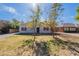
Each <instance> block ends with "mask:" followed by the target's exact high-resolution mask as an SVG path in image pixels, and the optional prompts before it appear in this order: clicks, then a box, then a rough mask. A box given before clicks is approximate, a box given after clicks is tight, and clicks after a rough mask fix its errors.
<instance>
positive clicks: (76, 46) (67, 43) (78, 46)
mask: <svg viewBox="0 0 79 59" xmlns="http://www.w3.org/2000/svg"><path fill="white" fill-rule="evenodd" d="M55 42H56V43H57V44H58V45H64V46H67V47H68V49H69V50H70V51H72V52H73V51H75V52H77V53H79V43H75V42H70V41H63V40H61V39H59V38H57V37H55Z"/></svg>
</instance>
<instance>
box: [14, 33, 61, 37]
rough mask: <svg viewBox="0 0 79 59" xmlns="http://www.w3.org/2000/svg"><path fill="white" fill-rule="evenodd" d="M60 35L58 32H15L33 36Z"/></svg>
mask: <svg viewBox="0 0 79 59" xmlns="http://www.w3.org/2000/svg"><path fill="white" fill-rule="evenodd" d="M53 34H54V35H60V34H58V33H35V34H34V33H17V34H15V35H33V36H34V35H35V36H41V35H53Z"/></svg>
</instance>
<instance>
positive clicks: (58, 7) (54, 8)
mask: <svg viewBox="0 0 79 59" xmlns="http://www.w3.org/2000/svg"><path fill="white" fill-rule="evenodd" d="M62 10H63V8H62V4H59V3H54V4H52V5H51V8H50V11H49V17H48V21H49V26H50V28H51V31H52V33H53V37H54V32H55V31H56V26H57V21H56V20H57V19H58V17H59V16H60V15H61V12H62Z"/></svg>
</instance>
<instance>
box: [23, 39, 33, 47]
mask: <svg viewBox="0 0 79 59" xmlns="http://www.w3.org/2000/svg"><path fill="white" fill-rule="evenodd" d="M33 42H34V41H33V40H31V39H29V40H24V41H23V46H29V47H30V46H32V45H33Z"/></svg>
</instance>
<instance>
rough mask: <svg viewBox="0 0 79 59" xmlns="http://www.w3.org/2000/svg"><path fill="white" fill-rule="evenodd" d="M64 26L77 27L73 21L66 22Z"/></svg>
mask: <svg viewBox="0 0 79 59" xmlns="http://www.w3.org/2000/svg"><path fill="white" fill-rule="evenodd" d="M63 27H76V25H75V24H73V23H64V24H63Z"/></svg>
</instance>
